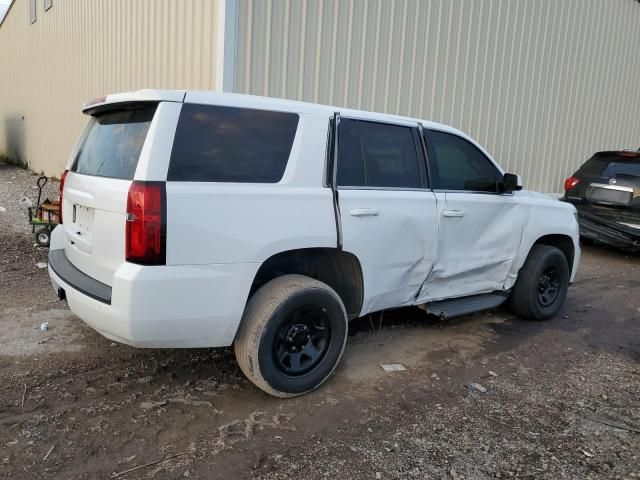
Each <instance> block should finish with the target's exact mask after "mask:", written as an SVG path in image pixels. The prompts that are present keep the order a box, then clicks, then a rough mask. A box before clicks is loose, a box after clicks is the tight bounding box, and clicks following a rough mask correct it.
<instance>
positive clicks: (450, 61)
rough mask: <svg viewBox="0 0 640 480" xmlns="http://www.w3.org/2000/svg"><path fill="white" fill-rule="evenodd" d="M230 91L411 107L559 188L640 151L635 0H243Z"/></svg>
mask: <svg viewBox="0 0 640 480" xmlns="http://www.w3.org/2000/svg"><path fill="white" fill-rule="evenodd" d="M237 2H238V4H237V8H238V23H237V47H236V55H237V56H236V68H235V72H234V74H235V81H234V84H235V90H236V91H238V92H241V93H252V94H258V95H270V96H276V97H286V98H292V99H299V100H306V101H311V102H319V103H328V104H334V105H337V106H345V107H351V108H358V109H365V110H374V111H380V112H388V113H397V114H400V115H409V116H415V117H419V118H424V119H428V120H435V121H438V122H443V123H447V124H450V125H453V126H455V127H457V128H460V129H461V130H464V131H465V132H467V133H469V134H471V135H472V136H473V137H475V138H476V139H478V141H479V142H481V143H482V144H483V145H484V146H485V147H487V148H488V150H489V151H490V152H492V154H493V155H494V156H495V158H496V159H497V160H498V161H499V162H500V163H501V164H502V165H503V166H504V167H506V168H507V169H508V170H509V171H513V172H516V173H520V174H522V175H523V177H524V180H525V185H526V186H527V188H531V189H537V190H543V191H551V192H558V191H560V190H561V185H562V180H563V179H564V178H565V177H566V176H567V175H569V174H570V173H572V171H573V170H574V169H575V168H576V167H577V166H578V165H579V164H580V163H581V162H583V161H584V160H585V159H586V158H587V157H588V156H590V155H591V153H593V152H594V151H597V150H602V149H615V148H625V147H635V148H638V147H640V88H638V79H639V78H640V27H639V26H640V4H638V3H637V2H636V1H634V0H536V1H530V0H256V1H253V0H237Z"/></svg>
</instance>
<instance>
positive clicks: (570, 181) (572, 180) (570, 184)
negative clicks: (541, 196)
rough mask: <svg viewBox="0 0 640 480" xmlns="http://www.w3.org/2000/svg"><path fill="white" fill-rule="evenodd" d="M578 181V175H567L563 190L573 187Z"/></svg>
mask: <svg viewBox="0 0 640 480" xmlns="http://www.w3.org/2000/svg"><path fill="white" fill-rule="evenodd" d="M579 183H580V179H579V178H578V177H569V178H567V179H566V180H565V181H564V190H565V192H566V191H568V190H571V189H572V188H575V186H576V185H578V184H579Z"/></svg>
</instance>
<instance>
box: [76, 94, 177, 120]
mask: <svg viewBox="0 0 640 480" xmlns="http://www.w3.org/2000/svg"><path fill="white" fill-rule="evenodd" d="M186 94H187V92H186V91H184V90H137V91H135V92H123V93H112V94H110V95H107V96H105V97H98V98H94V99H93V100H90V101H88V102H86V103H85V104H84V105H83V106H82V113H85V114H88V115H91V114H92V113H94V112H96V111H98V110H108V109H109V107H110V106H111V105H113V106H114V107H116V106H118V105H122V104H140V103H146V102H150V103H158V102H183V101H184V97H185V96H186Z"/></svg>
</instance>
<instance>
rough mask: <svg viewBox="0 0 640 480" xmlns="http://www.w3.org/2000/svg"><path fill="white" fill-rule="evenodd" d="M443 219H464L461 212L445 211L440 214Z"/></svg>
mask: <svg viewBox="0 0 640 480" xmlns="http://www.w3.org/2000/svg"><path fill="white" fill-rule="evenodd" d="M442 216H443V217H464V212H463V211H462V210H445V211H444V212H442Z"/></svg>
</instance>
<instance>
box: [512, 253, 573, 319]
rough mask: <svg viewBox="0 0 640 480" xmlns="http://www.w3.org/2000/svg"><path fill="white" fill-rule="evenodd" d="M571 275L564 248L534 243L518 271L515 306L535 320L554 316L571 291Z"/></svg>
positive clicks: (521, 313)
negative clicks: (568, 290)
mask: <svg viewBox="0 0 640 480" xmlns="http://www.w3.org/2000/svg"><path fill="white" fill-rule="evenodd" d="M569 275H570V274H569V264H568V263H567V259H566V257H565V256H564V254H563V253H562V251H560V250H559V249H557V248H555V247H552V246H550V245H534V246H533V248H532V249H531V252H529V256H528V257H527V260H526V261H525V263H524V266H523V267H522V269H521V270H520V273H519V274H518V280H517V281H516V284H515V287H514V288H513V293H512V295H511V309H512V310H513V311H514V312H515V313H516V314H517V315H519V316H521V317H525V318H529V319H532V320H547V319H549V318H552V317H554V316H555V315H556V314H557V313H558V311H559V310H560V308H561V307H562V304H563V303H564V299H565V297H566V295H567V289H568V288H569Z"/></svg>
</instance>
